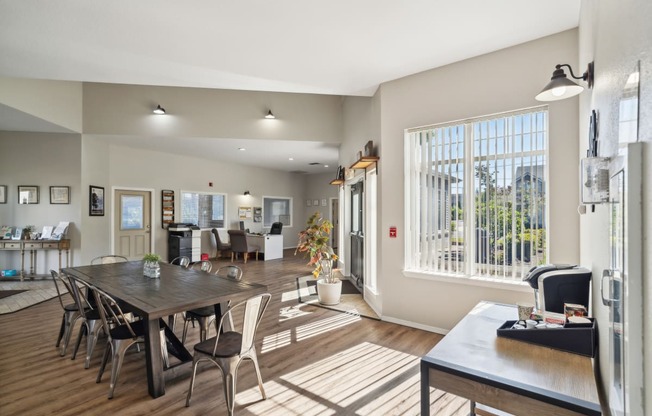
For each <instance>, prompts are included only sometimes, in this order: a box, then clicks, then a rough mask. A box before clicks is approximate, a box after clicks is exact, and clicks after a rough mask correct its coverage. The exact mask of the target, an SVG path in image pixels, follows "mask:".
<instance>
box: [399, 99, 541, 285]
mask: <svg viewBox="0 0 652 416" xmlns="http://www.w3.org/2000/svg"><path fill="white" fill-rule="evenodd" d="M547 130H548V111H547V107H540V108H537V109H529V110H527V111H519V112H512V113H508V114H501V115H499V116H491V117H484V118H477V119H471V120H465V121H462V122H455V123H447V124H441V125H435V126H428V127H425V128H418V129H410V130H407V131H406V134H405V153H406V155H405V156H406V164H405V166H406V229H407V230H408V234H407V236H406V257H405V263H406V270H408V271H415V272H425V273H432V274H437V275H448V276H457V277H464V276H474V277H478V276H479V277H489V278H497V279H500V280H514V281H516V280H517V279H519V278H520V277H521V276H522V275H523V274H524V273H527V271H528V270H529V269H530V268H531V267H532V266H535V265H537V264H541V263H545V261H546V252H547V250H546V240H547V239H546V233H547V221H546V216H547V212H548V209H547V204H548V199H547V192H546V188H547V174H548V169H547V162H546V157H547V143H548V133H547Z"/></svg>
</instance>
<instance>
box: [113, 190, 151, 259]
mask: <svg viewBox="0 0 652 416" xmlns="http://www.w3.org/2000/svg"><path fill="white" fill-rule="evenodd" d="M113 201H114V204H115V206H114V210H113V212H114V221H113V224H114V229H113V235H114V239H113V241H114V253H115V254H119V255H121V256H125V257H127V258H128V259H129V260H140V259H142V258H143V256H144V255H145V254H147V253H149V252H150V246H151V208H150V207H151V193H150V192H149V191H135V190H126V189H116V190H115V195H114V198H113Z"/></svg>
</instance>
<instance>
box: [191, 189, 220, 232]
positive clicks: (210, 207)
mask: <svg viewBox="0 0 652 416" xmlns="http://www.w3.org/2000/svg"><path fill="white" fill-rule="evenodd" d="M225 217H226V194H217V193H201V192H189V191H181V222H183V223H190V224H197V226H199V227H200V228H224V227H225V221H224V219H225Z"/></svg>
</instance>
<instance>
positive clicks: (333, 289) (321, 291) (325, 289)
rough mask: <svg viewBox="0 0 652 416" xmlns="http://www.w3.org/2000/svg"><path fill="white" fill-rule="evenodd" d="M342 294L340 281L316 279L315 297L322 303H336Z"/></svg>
mask: <svg viewBox="0 0 652 416" xmlns="http://www.w3.org/2000/svg"><path fill="white" fill-rule="evenodd" d="M341 295H342V281H341V280H338V281H337V283H326V282H325V281H324V279H319V280H317V297H318V299H319V303H321V304H323V305H337V304H338V303H340V296H341Z"/></svg>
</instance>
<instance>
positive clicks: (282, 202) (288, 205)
mask: <svg viewBox="0 0 652 416" xmlns="http://www.w3.org/2000/svg"><path fill="white" fill-rule="evenodd" d="M275 222H282V223H283V225H284V226H288V227H291V226H292V198H284V197H266V196H264V197H263V227H271V226H272V224H273V223H275Z"/></svg>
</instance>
